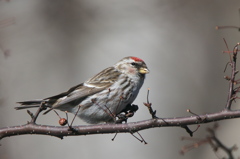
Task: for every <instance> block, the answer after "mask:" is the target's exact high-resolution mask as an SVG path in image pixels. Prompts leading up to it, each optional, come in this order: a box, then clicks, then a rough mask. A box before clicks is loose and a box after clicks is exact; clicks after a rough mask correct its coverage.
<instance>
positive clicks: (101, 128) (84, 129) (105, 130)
mask: <svg viewBox="0 0 240 159" xmlns="http://www.w3.org/2000/svg"><path fill="white" fill-rule="evenodd" d="M199 117H200V118H201V119H204V120H199ZM238 117H240V110H235V111H229V110H224V111H221V112H218V113H212V114H205V115H198V116H188V117H179V118H164V120H162V119H149V120H144V121H139V122H131V123H125V124H100V125H86V126H72V128H73V129H74V131H72V130H71V129H69V127H68V126H64V127H62V126H48V125H38V124H34V123H31V122H30V123H28V124H25V125H19V126H11V127H5V128H0V139H2V138H5V137H10V136H18V135H24V134H39V135H50V136H55V137H58V138H61V139H63V137H64V136H78V135H90V134H110V133H134V132H137V131H140V130H145V129H149V128H155V127H182V126H184V125H195V124H204V123H209V122H213V121H218V120H224V119H232V118H238Z"/></svg>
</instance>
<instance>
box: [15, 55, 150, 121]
mask: <svg viewBox="0 0 240 159" xmlns="http://www.w3.org/2000/svg"><path fill="white" fill-rule="evenodd" d="M149 72H150V71H149V69H148V67H147V65H146V64H145V62H144V61H143V60H142V59H140V58H138V57H134V56H128V57H124V58H123V59H121V60H120V61H118V62H117V63H115V64H114V65H113V66H111V67H108V68H106V69H104V70H102V71H101V72H99V73H98V74H96V75H95V76H93V77H92V78H90V79H88V80H86V81H85V82H83V83H81V84H78V85H76V86H74V87H72V88H70V89H69V90H68V91H66V92H63V93H60V94H57V95H54V96H51V97H48V98H44V99H35V100H28V101H23V102H17V103H18V104H20V106H18V107H15V109H17V110H19V109H28V108H34V107H40V105H41V104H43V105H44V107H45V108H47V109H48V110H47V111H46V112H45V113H44V114H46V113H48V112H49V111H51V110H53V109H54V110H61V111H64V112H70V113H73V114H76V116H78V117H79V118H80V119H81V120H83V121H85V122H86V123H89V124H98V123H112V122H114V121H115V119H114V117H116V115H118V114H120V113H121V112H122V111H123V110H124V109H125V108H126V107H127V106H128V105H129V104H132V103H133V101H134V100H135V99H136V97H137V95H138V93H139V90H140V88H141V87H142V85H143V83H144V80H145V75H146V74H147V73H149Z"/></svg>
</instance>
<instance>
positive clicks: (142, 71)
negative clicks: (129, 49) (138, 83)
mask: <svg viewBox="0 0 240 159" xmlns="http://www.w3.org/2000/svg"><path fill="white" fill-rule="evenodd" d="M149 72H150V71H149V69H147V68H144V67H141V68H140V69H139V73H141V74H147V73H149Z"/></svg>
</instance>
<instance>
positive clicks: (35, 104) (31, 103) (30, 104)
mask: <svg viewBox="0 0 240 159" xmlns="http://www.w3.org/2000/svg"><path fill="white" fill-rule="evenodd" d="M43 101H44V100H42V99H36V100H29V101H24V102H17V103H19V104H20V105H21V106H18V107H15V109H17V110H19V109H27V108H36V107H40V105H41V103H42V102H43Z"/></svg>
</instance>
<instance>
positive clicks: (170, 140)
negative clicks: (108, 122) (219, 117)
mask: <svg viewBox="0 0 240 159" xmlns="http://www.w3.org/2000/svg"><path fill="white" fill-rule="evenodd" d="M239 7H240V1H239V0H228V1H226V0H212V1H207V0H201V1H192V0H181V1H180V0H171V1H169V0H148V1H145V0H121V1H119V0H51V1H49V0H35V1H32V0H17V1H16V0H10V1H4V0H1V1H0V49H1V50H0V127H5V126H13V125H19V124H25V123H26V122H27V121H29V120H30V117H29V115H28V114H27V113H26V111H16V110H15V109H14V107H15V106H17V104H16V102H17V101H23V100H28V99H36V98H45V97H48V96H52V95H55V94H57V93H60V92H62V91H65V90H67V89H69V88H70V87H72V86H74V85H77V84H79V83H81V82H83V81H84V80H86V79H88V78H89V77H91V76H93V75H94V74H96V73H98V72H99V71H101V70H102V69H104V68H106V67H108V66H111V65H113V64H114V63H116V62H117V61H118V60H120V59H121V58H123V57H125V56H129V55H131V56H137V57H140V58H142V59H143V60H144V61H145V62H146V63H147V65H148V67H149V69H150V70H151V73H150V74H148V75H147V79H146V81H145V84H144V86H143V87H142V89H141V92H140V93H139V96H138V98H137V99H136V100H135V102H134V103H135V104H138V105H139V107H140V110H139V111H138V112H137V113H136V115H135V116H134V117H133V118H132V119H130V120H129V122H131V121H139V120H145V119H149V118H150V115H149V113H148V110H147V109H146V107H145V106H143V104H142V103H143V102H146V94H147V88H150V89H151V91H150V101H151V102H152V103H153V108H154V109H156V110H157V115H158V116H159V117H163V118H165V117H180V116H189V115H190V114H188V113H187V112H186V109H191V110H192V111H194V112H195V113H198V114H203V113H211V112H216V111H220V110H221V109H223V107H224V105H225V103H226V98H227V88H228V82H226V81H225V80H224V79H223V76H224V75H227V74H228V72H227V73H225V74H224V73H223V70H224V67H225V64H226V63H227V61H228V55H226V54H223V53H222V51H223V50H227V49H226V47H225V44H224V42H223V38H225V39H226V40H227V42H228V45H229V47H230V49H232V48H233V46H234V45H235V44H236V43H237V42H239V32H238V31H237V29H225V30H215V26H216V25H234V26H239V25H240V18H239V16H240V15H239ZM238 105H239V104H238V103H236V104H235V105H234V108H236V109H238V108H239V106H238ZM61 115H62V116H64V114H62V113H61ZM70 118H72V116H70ZM57 122H58V117H57V116H56V115H55V114H54V113H53V112H51V113H49V114H48V115H46V116H42V115H40V117H39V118H38V123H41V124H49V125H57ZM75 124H76V125H80V124H85V123H83V122H82V121H81V120H80V119H77V120H75ZM219 124H220V128H219V131H218V132H217V136H218V137H219V138H220V139H221V140H222V141H223V142H224V143H225V144H226V146H229V147H230V146H233V145H234V144H236V145H238V146H240V140H239V119H234V120H227V121H221V122H219ZM212 125H213V123H210V124H206V125H201V127H200V129H199V130H198V131H197V132H196V133H195V134H194V137H198V138H200V137H205V136H206V135H207V132H206V131H205V128H206V127H208V126H212ZM190 128H191V129H195V128H196V126H190ZM140 133H141V134H142V136H143V137H144V139H145V140H146V141H147V142H148V144H147V145H144V144H142V143H140V142H139V141H137V140H136V139H135V138H133V137H132V136H131V135H130V134H118V136H117V137H116V139H115V141H111V139H112V138H113V136H114V135H113V134H107V135H91V136H77V137H65V138H64V139H63V140H59V139H58V138H54V137H50V136H40V135H24V136H15V137H10V138H4V139H3V140H1V141H0V144H1V146H0V158H1V159H16V158H18V159H25V158H33V159H48V158H49V159H50V158H62V159H64V158H71V159H79V158H88V159H93V158H94V159H95V158H98V159H103V158H111V157H112V158H115V159H122V158H131V159H146V158H162V159H165V158H185V159H190V158H195V159H202V158H217V157H216V155H215V154H214V152H213V151H212V148H211V147H210V146H209V145H205V146H203V147H200V148H198V149H195V150H192V151H190V152H189V153H187V154H185V155H184V156H181V155H180V154H179V151H180V149H181V147H182V146H184V145H186V144H187V143H188V142H186V141H181V140H180V138H181V137H182V136H188V134H187V133H186V132H185V130H184V129H181V128H173V127H171V128H155V129H149V130H144V131H141V132H140ZM220 154H221V155H224V153H222V152H220ZM234 155H235V156H240V150H239V151H236V152H235V153H234Z"/></svg>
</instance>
